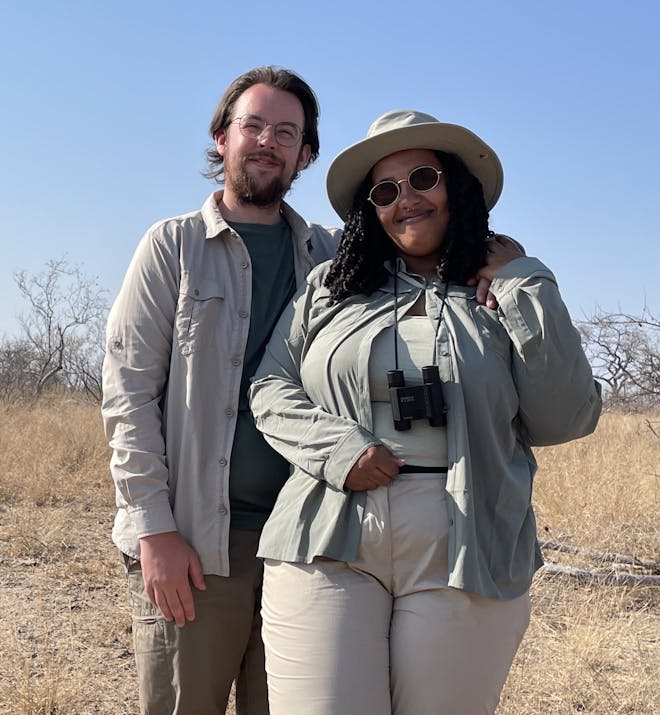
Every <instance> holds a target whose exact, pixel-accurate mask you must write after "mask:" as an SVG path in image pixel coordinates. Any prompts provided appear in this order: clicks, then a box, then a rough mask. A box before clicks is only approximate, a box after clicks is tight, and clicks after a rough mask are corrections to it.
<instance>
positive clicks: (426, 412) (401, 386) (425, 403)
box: [387, 365, 447, 432]
mask: <svg viewBox="0 0 660 715" xmlns="http://www.w3.org/2000/svg"><path fill="white" fill-rule="evenodd" d="M422 380H423V384H422V385H414V386H406V381H405V378H404V377H403V370H389V371H388V373H387V385H388V387H389V391H390V403H391V405H392V416H393V418H394V429H396V430H399V431H400V432H402V431H404V430H409V429H410V428H411V426H412V420H421V419H425V418H427V419H428V421H429V424H430V425H431V427H442V426H444V425H446V424H447V414H446V409H445V401H444V399H443V397H442V386H441V384H440V374H439V373H438V366H437V365H427V366H426V367H423V368H422Z"/></svg>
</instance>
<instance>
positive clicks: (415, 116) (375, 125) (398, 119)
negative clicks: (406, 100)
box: [367, 109, 439, 139]
mask: <svg viewBox="0 0 660 715" xmlns="http://www.w3.org/2000/svg"><path fill="white" fill-rule="evenodd" d="M430 123H434V124H439V122H438V120H437V119H436V118H435V117H432V116H431V115H430V114H425V113H424V112H417V111H415V110H414V109H395V110H393V111H391V112H386V113H385V114H383V115H381V116H380V117H378V119H376V120H375V121H374V122H372V124H371V126H370V127H369V131H368V132H367V138H368V139H369V138H371V137H375V136H378V135H379V134H383V133H384V132H390V131H392V130H393V129H403V127H414V126H415V125H417V124H430Z"/></svg>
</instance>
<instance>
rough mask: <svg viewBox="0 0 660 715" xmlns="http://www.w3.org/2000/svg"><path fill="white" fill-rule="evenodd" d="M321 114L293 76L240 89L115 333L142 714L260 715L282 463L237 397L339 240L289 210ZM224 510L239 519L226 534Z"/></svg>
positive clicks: (140, 267) (254, 73)
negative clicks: (196, 203)
mask: <svg viewBox="0 0 660 715" xmlns="http://www.w3.org/2000/svg"><path fill="white" fill-rule="evenodd" d="M317 121H318V105H317V101H316V97H315V95H314V93H313V91H312V90H311V88H310V87H309V86H308V85H307V84H306V83H305V82H304V81H303V80H302V79H301V78H300V77H298V76H297V75H296V74H294V73H293V72H290V71H288V70H283V69H276V68H273V67H261V68H257V69H254V70H251V71H249V72H247V73H245V74H244V75H241V76H240V77H238V78H237V79H236V80H235V81H234V82H233V83H232V84H231V85H230V87H229V88H228V90H227V91H226V93H225V95H224V96H223V98H222V99H221V101H220V104H219V105H218V108H217V110H216V112H215V115H214V117H213V120H212V122H211V126H210V133H211V136H212V137H213V141H214V148H213V149H212V150H210V151H209V152H207V154H208V159H209V172H208V174H207V175H208V176H209V178H214V179H216V181H218V182H219V183H220V182H222V183H223V184H224V190H220V191H216V192H215V193H214V194H212V195H211V196H210V197H209V198H208V199H207V201H206V202H205V203H204V205H203V206H202V208H201V210H199V211H195V212H193V213H189V214H186V215H183V216H178V217H175V218H171V219H167V220H165V221H161V222H159V223H156V224H155V225H154V226H152V227H151V228H150V229H149V230H148V231H147V233H146V234H145V235H144V237H143V238H142V240H141V242H140V244H139V246H138V248H137V250H136V253H135V255H134V257H133V260H132V262H131V264H130V267H129V269H128V272H127V275H126V278H125V280H124V283H123V286H122V288H121V291H120V293H119V296H118V298H117V300H116V302H115V304H114V306H113V308H112V311H111V313H110V317H109V320H108V330H107V352H106V359H105V362H104V368H103V390H104V398H103V408H102V411H103V418H104V423H105V429H106V433H107V436H108V439H109V441H110V445H111V447H112V448H113V455H112V459H111V472H112V475H113V478H114V481H115V485H116V494H117V506H118V513H117V517H116V520H115V524H114V528H113V540H114V542H115V544H116V545H117V546H118V548H119V549H120V551H121V552H122V554H123V555H124V561H125V564H126V567H127V571H128V580H129V591H130V597H131V604H132V610H133V631H134V642H135V654H136V660H137V669H138V677H139V684H140V702H141V708H142V712H143V713H145V714H148V715H170V714H176V715H190V714H192V713H199V714H200V715H213V714H214V713H224V712H225V709H226V706H227V699H228V696H229V692H230V689H231V685H232V682H233V681H234V679H235V680H236V702H237V705H236V707H237V710H236V711H237V713H238V715H266V714H267V713H268V702H267V694H266V680H265V671H264V663H263V648H262V644H261V637H260V629H261V619H260V612H259V611H260V595H261V576H262V568H261V563H260V562H259V560H258V559H257V558H256V550H257V543H258V538H259V533H260V530H261V528H262V526H263V524H264V522H265V520H266V518H267V517H268V514H269V512H270V510H271V508H272V506H273V504H274V501H275V498H276V495H277V492H278V490H279V488H280V487H281V485H282V484H283V483H284V481H285V480H286V478H287V477H288V474H289V469H288V465H287V464H286V462H284V460H283V459H282V458H281V457H280V456H279V455H277V453H275V452H274V451H273V450H272V449H271V448H270V447H268V445H267V444H266V442H265V441H264V440H263V438H262V436H261V434H260V433H259V432H257V430H256V429H255V427H254V422H253V420H252V417H251V414H250V412H249V409H248V404H247V394H246V393H247V387H248V383H249V378H250V377H251V376H252V375H253V373H254V371H255V369H256V367H257V365H258V364H259V361H260V359H261V356H262V354H263V350H264V348H265V345H266V343H267V341H268V338H269V336H270V333H271V331H272V329H273V327H274V324H275V322H276V320H277V318H278V316H279V314H280V312H281V310H282V309H283V308H284V306H285V305H286V304H287V302H288V301H289V300H290V298H291V297H292V296H293V294H294V292H295V289H296V286H297V285H299V284H301V282H302V281H303V280H304V278H305V276H306V274H307V273H308V272H309V270H310V269H311V268H312V267H313V266H314V265H315V264H316V263H318V262H320V261H322V260H325V259H326V258H329V257H331V256H332V255H333V254H334V249H335V245H336V239H337V232H336V230H331V231H328V230H326V229H323V228H321V227H320V226H317V225H311V224H308V223H306V222H305V221H304V220H303V219H302V218H301V217H300V216H298V215H297V214H296V213H295V212H294V211H293V210H292V209H291V208H290V207H289V206H288V205H287V204H286V203H284V201H283V197H284V196H285V194H286V193H287V191H288V190H289V188H290V186H291V184H292V182H293V181H294V180H295V178H296V177H297V176H298V174H299V172H300V171H302V170H303V169H304V168H305V167H307V166H308V165H309V163H311V162H312V161H314V160H315V159H316V158H317V156H318V151H319V140H318V133H317ZM230 515H231V521H230Z"/></svg>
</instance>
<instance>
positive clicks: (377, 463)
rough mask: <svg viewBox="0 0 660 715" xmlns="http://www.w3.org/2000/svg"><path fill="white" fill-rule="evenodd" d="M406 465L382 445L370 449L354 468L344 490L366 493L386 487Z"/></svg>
mask: <svg viewBox="0 0 660 715" xmlns="http://www.w3.org/2000/svg"><path fill="white" fill-rule="evenodd" d="M404 464H405V461H404V460H403V459H399V458H398V457H395V456H394V455H393V454H392V453H391V452H390V451H389V449H387V447H383V445H382V444H379V445H377V446H375V447H369V448H368V449H367V450H366V451H365V452H363V453H362V454H361V455H360V457H359V458H358V461H357V462H356V463H355V464H354V465H353V466H352V468H351V471H350V472H349V473H348V476H347V477H346V481H345V482H344V489H350V490H351V491H354V492H364V491H366V490H367V489H377V488H378V487H386V486H387V485H388V484H389V483H390V482H391V481H392V479H394V477H396V476H397V474H398V473H399V469H400V468H401V467H403V465H404Z"/></svg>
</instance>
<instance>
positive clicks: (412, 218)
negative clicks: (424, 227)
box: [397, 209, 433, 224]
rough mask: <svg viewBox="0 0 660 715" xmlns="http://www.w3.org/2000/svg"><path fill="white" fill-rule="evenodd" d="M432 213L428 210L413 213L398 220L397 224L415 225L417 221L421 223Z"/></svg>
mask: <svg viewBox="0 0 660 715" xmlns="http://www.w3.org/2000/svg"><path fill="white" fill-rule="evenodd" d="M432 213H433V212H432V211H431V210H430V209H429V210H426V211H415V212H412V213H409V214H406V215H405V216H402V217H401V218H400V219H397V223H399V224H402V223H415V222H417V221H422V220H424V219H425V218H428V217H429V216H430V215H431V214H432Z"/></svg>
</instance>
